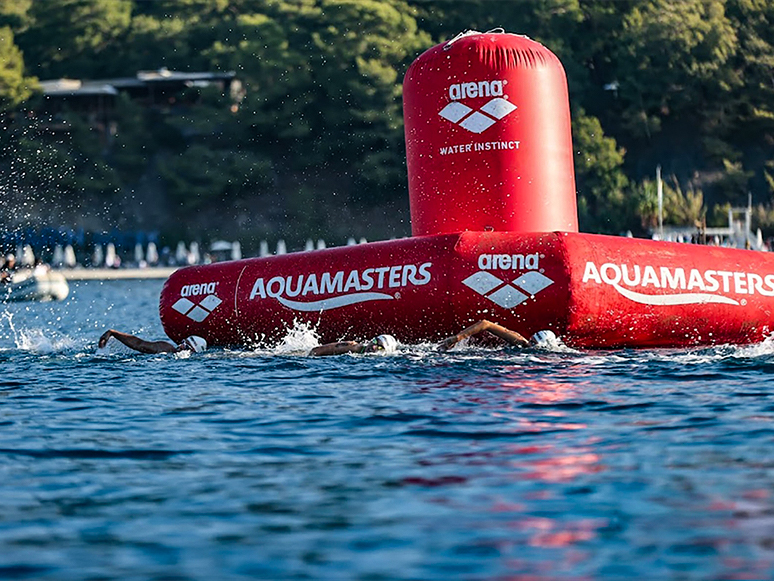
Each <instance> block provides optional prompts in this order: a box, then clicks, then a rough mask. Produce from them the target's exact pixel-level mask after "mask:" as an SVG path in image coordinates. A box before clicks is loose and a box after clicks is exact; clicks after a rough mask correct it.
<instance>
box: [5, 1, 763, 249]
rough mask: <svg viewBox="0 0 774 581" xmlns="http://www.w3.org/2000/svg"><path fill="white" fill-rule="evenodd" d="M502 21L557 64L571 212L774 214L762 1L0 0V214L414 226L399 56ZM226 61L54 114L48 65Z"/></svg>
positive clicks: (91, 73)
mask: <svg viewBox="0 0 774 581" xmlns="http://www.w3.org/2000/svg"><path fill="white" fill-rule="evenodd" d="M496 27H503V28H505V29H506V30H507V31H508V32H514V33H520V34H526V35H528V36H530V37H531V38H533V39H535V40H538V41H540V42H541V43H543V44H545V45H546V46H547V47H548V48H550V49H551V50H552V51H554V52H555V53H556V54H557V55H558V56H559V58H560V59H561V61H562V62H563V64H564V66H565V69H566V71H567V75H568V80H569V87H570V100H571V109H572V114H573V134H574V135H573V139H574V146H575V151H576V155H575V169H576V180H577V189H578V201H579V210H580V221H581V229H582V230H583V231H587V232H601V233H613V234H618V233H621V232H624V231H627V230H630V231H632V232H634V233H635V234H636V235H643V234H647V232H648V229H649V228H651V227H653V226H654V224H655V221H656V187H655V183H654V178H655V168H656V166H657V165H661V166H662V171H663V174H664V176H665V178H666V179H665V192H666V193H665V200H666V201H665V204H666V207H665V223H667V224H693V223H695V222H697V221H701V220H706V221H707V223H708V224H710V225H713V224H716V225H721V224H723V223H724V222H725V221H726V219H727V218H726V216H727V210H728V208H729V207H731V206H742V205H746V204H747V196H748V193H752V196H753V201H754V205H755V212H754V223H753V227H760V228H762V229H763V231H764V234H765V235H766V236H771V235H774V198H773V196H774V2H772V1H770V0H680V1H679V2H676V1H667V0H619V1H616V2H610V1H607V0H600V1H586V0H519V1H501V2H491V1H487V0H454V1H436V2H425V1H418V0H414V1H412V0H383V1H376V0H0V63H2V67H0V119H1V121H0V122H1V123H2V132H0V193H2V196H0V197H2V198H3V202H1V203H0V213H1V214H2V215H1V216H0V218H1V219H2V220H3V221H4V222H5V223H6V226H8V225H13V223H14V222H22V221H30V220H39V221H41V222H46V223H49V224H50V225H54V226H57V225H62V224H67V225H70V226H74V227H81V228H88V229H96V230H99V229H103V230H104V229H108V228H127V229H148V230H150V229H153V230H156V231H160V232H161V233H162V234H163V235H164V236H167V237H169V238H170V239H177V238H180V237H188V238H189V239H190V238H191V237H195V236H198V235H201V233H202V232H207V233H208V235H209V236H210V237H217V236H225V237H228V238H230V239H242V240H243V241H244V242H243V244H244V243H246V247H247V248H248V249H249V248H250V245H251V243H254V242H251V241H255V240H258V239H260V238H271V237H285V238H288V239H290V240H292V239H293V237H294V236H298V237H304V238H305V237H309V236H313V237H317V236H319V237H326V238H328V239H335V238H341V237H346V236H365V237H367V238H368V239H372V240H373V239H379V238H387V237H390V236H403V235H408V234H409V233H410V225H409V220H408V215H409V212H408V194H407V179H406V166H405V146H404V141H403V120H402V110H401V83H402V80H403V75H404V73H405V71H406V69H407V67H408V66H409V64H410V63H411V62H412V61H413V60H414V59H415V58H416V57H417V56H418V55H419V54H421V52H422V51H423V50H425V49H427V48H428V47H430V46H432V45H433V44H436V43H438V42H441V41H444V40H446V39H449V38H451V37H453V36H454V35H456V34H457V33H458V32H460V31H463V30H466V29H476V30H480V31H486V30H489V29H493V28H496ZM162 68H166V69H168V70H170V71H179V72H194V71H196V72H226V71H233V72H234V73H235V78H236V79H237V80H238V83H232V84H231V85H230V90H228V91H226V90H218V89H217V88H215V87H213V86H208V87H207V86H198V85H197V84H196V83H192V84H191V85H190V86H187V87H186V88H185V90H184V91H181V94H179V95H175V96H174V98H173V99H169V100H168V101H167V102H165V103H161V104H160V103H155V104H153V106H147V105H143V104H140V103H138V102H137V101H136V100H133V99H131V98H129V97H127V96H126V95H125V94H119V95H118V96H117V97H116V99H115V103H114V105H113V106H112V107H111V110H110V119H109V120H107V121H105V122H103V123H101V124H100V123H98V122H95V120H94V119H89V117H88V116H85V115H84V114H83V112H82V111H75V110H73V111H70V110H67V109H64V110H61V111H58V112H57V114H56V116H55V117H51V116H46V115H44V114H43V113H42V112H43V111H45V110H46V107H45V104H46V103H45V97H44V95H43V93H42V90H41V86H42V85H41V83H42V82H44V81H48V80H52V79H61V78H67V79H83V80H99V79H116V78H127V77H135V76H136V75H137V72H138V71H158V70H160V69H162Z"/></svg>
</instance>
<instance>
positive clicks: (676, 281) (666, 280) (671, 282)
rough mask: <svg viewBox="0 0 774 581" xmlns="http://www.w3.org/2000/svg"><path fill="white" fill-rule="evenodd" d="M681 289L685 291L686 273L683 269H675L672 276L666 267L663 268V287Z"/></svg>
mask: <svg viewBox="0 0 774 581" xmlns="http://www.w3.org/2000/svg"><path fill="white" fill-rule="evenodd" d="M667 286H669V288H681V289H685V271H684V270H683V269H682V268H675V273H674V275H672V273H671V272H669V269H668V268H667V267H666V266H662V267H661V287H662V288H666V287H667Z"/></svg>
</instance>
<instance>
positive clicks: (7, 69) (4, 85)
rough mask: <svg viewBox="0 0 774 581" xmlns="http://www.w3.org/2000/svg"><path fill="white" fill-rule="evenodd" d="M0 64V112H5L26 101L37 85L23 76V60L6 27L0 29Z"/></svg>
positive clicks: (31, 79) (9, 30)
mask: <svg viewBox="0 0 774 581" xmlns="http://www.w3.org/2000/svg"><path fill="white" fill-rule="evenodd" d="M0 63H2V66H0V111H7V110H8V109H12V108H14V107H16V106H17V105H19V104H21V103H23V102H24V101H26V100H27V99H28V98H29V97H30V95H31V94H32V90H33V88H34V87H35V86H36V84H37V82H36V79H34V78H28V77H25V76H24V58H23V57H22V53H21V51H20V50H19V47H17V46H16V44H14V37H13V32H12V31H11V29H10V27H8V26H3V27H0Z"/></svg>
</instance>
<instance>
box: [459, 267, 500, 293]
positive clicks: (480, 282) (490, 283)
mask: <svg viewBox="0 0 774 581" xmlns="http://www.w3.org/2000/svg"><path fill="white" fill-rule="evenodd" d="M503 282H504V281H502V280H500V279H499V278H497V277H496V276H495V275H493V274H490V273H488V272H486V271H483V270H481V271H479V272H477V273H476V274H471V275H470V276H469V277H468V278H466V279H465V280H463V281H462V284H464V285H465V286H468V287H470V288H472V289H473V290H474V291H476V292H477V293H478V294H480V295H485V294H486V293H488V292H489V291H491V290H494V289H496V288H497V287H498V286H500V285H501V284H503Z"/></svg>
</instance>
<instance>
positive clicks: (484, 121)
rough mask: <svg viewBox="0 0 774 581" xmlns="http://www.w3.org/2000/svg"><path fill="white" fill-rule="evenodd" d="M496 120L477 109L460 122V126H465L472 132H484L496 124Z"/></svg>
mask: <svg viewBox="0 0 774 581" xmlns="http://www.w3.org/2000/svg"><path fill="white" fill-rule="evenodd" d="M495 123H496V121H495V120H494V119H492V118H491V117H487V116H486V115H484V114H483V113H481V112H479V111H476V112H475V113H473V114H472V115H469V116H468V117H466V118H465V119H463V120H462V121H461V122H460V127H464V128H465V129H467V130H468V131H470V132H471V133H483V132H484V131H486V130H487V129H489V128H490V127H491V126H492V125H494V124H495Z"/></svg>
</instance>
